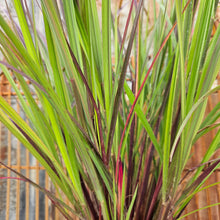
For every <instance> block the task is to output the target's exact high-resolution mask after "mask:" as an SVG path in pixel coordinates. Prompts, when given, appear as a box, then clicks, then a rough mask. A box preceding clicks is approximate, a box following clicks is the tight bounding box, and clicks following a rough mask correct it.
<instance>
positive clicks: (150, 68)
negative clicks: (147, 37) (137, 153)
mask: <svg viewBox="0 0 220 220" xmlns="http://www.w3.org/2000/svg"><path fill="white" fill-rule="evenodd" d="M190 1H191V0H189V1H188V2H187V3H186V6H185V7H184V9H183V12H182V13H184V11H185V10H186V8H187V6H188V5H189V3H190ZM176 24H177V22H175V23H174V25H173V27H172V28H171V30H170V31H169V33H168V34H167V36H166V37H165V39H164V41H163V43H162V45H161V46H160V48H159V50H158V52H157V54H156V56H155V57H154V59H153V61H152V63H151V65H150V67H149V69H148V71H147V74H146V75H145V77H144V80H143V82H142V84H141V86H140V89H139V90H138V93H137V95H136V97H135V100H134V102H133V104H132V106H131V109H130V112H129V114H128V117H127V120H126V123H125V126H124V130H123V132H122V136H121V140H120V144H119V147H118V157H117V162H116V176H117V173H118V163H119V157H120V153H121V148H122V144H123V140H124V137H125V132H126V129H127V126H128V124H129V122H130V120H131V116H132V114H133V112H134V107H135V105H136V103H137V101H138V98H139V97H140V94H141V92H142V90H143V88H144V85H145V83H146V80H147V78H148V76H149V74H150V72H151V70H152V68H153V66H154V64H155V62H156V60H157V58H158V57H159V55H160V53H161V51H162V49H163V48H164V46H165V44H166V43H167V41H168V39H169V37H170V35H171V33H172V32H173V30H174V28H175V27H176ZM119 87H120V86H119Z"/></svg>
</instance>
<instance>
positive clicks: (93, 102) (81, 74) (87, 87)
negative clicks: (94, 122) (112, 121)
mask: <svg viewBox="0 0 220 220" xmlns="http://www.w3.org/2000/svg"><path fill="white" fill-rule="evenodd" d="M66 43H67V45H68V48H69V52H70V55H71V57H72V61H73V63H74V65H75V67H76V69H77V71H78V73H79V75H80V77H81V79H82V81H83V83H84V85H85V87H86V90H87V92H88V96H89V97H90V99H91V102H92V104H93V106H94V108H95V111H96V114H97V118H98V129H99V136H100V144H101V151H102V159H103V162H104V164H105V165H107V157H106V153H105V146H104V139H103V133H102V122H101V114H100V111H99V108H98V106H97V104H96V102H95V99H94V97H93V95H92V92H91V90H90V88H89V85H88V83H87V80H86V78H85V76H84V74H83V72H82V70H81V68H80V66H79V64H78V62H77V59H76V57H75V55H74V53H73V51H72V49H71V47H70V45H69V43H68V41H67V40H66Z"/></svg>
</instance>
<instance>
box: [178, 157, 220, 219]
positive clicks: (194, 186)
mask: <svg viewBox="0 0 220 220" xmlns="http://www.w3.org/2000/svg"><path fill="white" fill-rule="evenodd" d="M219 165H220V159H218V160H216V161H215V162H214V163H213V164H212V165H210V166H209V167H208V168H207V169H205V170H204V171H203V173H202V174H201V175H200V176H199V177H198V178H197V179H196V180H195V182H193V183H192V184H191V185H190V186H189V187H187V188H186V189H185V190H184V192H183V193H182V194H183V195H187V194H189V193H190V192H193V191H197V189H198V187H200V186H201V184H202V183H203V182H204V181H205V180H206V178H207V177H208V176H210V174H211V173H212V172H213V171H214V170H215V168H216V167H217V166H219ZM198 167H200V166H197V168H198ZM180 200H181V198H180ZM190 200H191V199H190ZM190 200H189V201H187V203H186V204H185V206H184V207H183V208H181V210H180V213H179V214H178V215H177V217H176V218H175V219H178V218H179V217H180V216H181V214H182V213H183V211H184V209H185V208H186V206H187V205H188V204H189V202H190ZM177 213H178V211H177Z"/></svg>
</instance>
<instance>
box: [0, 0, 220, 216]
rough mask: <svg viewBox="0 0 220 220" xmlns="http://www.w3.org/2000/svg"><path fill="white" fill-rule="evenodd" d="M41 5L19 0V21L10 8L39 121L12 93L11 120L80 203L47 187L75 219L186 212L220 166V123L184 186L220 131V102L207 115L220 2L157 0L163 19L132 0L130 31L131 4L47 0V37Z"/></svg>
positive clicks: (13, 40) (19, 74)
mask: <svg viewBox="0 0 220 220" xmlns="http://www.w3.org/2000/svg"><path fill="white" fill-rule="evenodd" d="M31 2H32V8H30V7H29V8H28V7H27V2H26V0H14V9H15V11H16V15H17V18H18V23H17V22H16V21H15V20H13V17H12V16H11V15H10V12H9V13H8V19H6V18H4V17H3V16H2V15H0V27H1V29H0V49H1V51H2V53H3V55H4V57H5V60H6V61H1V62H0V63H1V68H2V70H3V72H4V74H5V76H6V77H7V79H8V81H9V82H10V84H11V85H12V87H13V89H14V90H15V92H16V94H17V96H18V98H19V103H20V105H21V107H22V109H23V110H24V112H25V114H26V116H27V118H28V122H27V121H25V120H24V119H22V118H21V117H20V116H19V114H18V113H17V112H15V110H13V108H12V107H11V106H10V105H9V104H8V103H7V102H6V101H5V100H4V98H3V97H0V121H1V122H2V123H3V124H5V126H7V128H8V129H9V130H10V131H11V132H12V133H13V134H14V135H15V136H16V137H17V138H18V139H19V141H20V142H21V143H22V144H23V145H24V146H25V147H26V148H27V149H28V150H29V151H30V152H31V153H32V154H33V155H34V156H35V157H36V158H37V160H38V161H39V162H40V163H41V164H42V166H43V167H44V168H45V169H46V171H47V173H48V174H49V176H50V178H51V181H52V182H53V184H54V185H55V186H56V188H57V189H58V190H59V191H60V192H62V193H63V194H64V195H65V196H66V197H67V198H68V200H69V201H70V203H71V204H72V206H71V207H69V208H68V207H67V205H66V204H64V203H63V202H62V197H61V198H59V199H56V198H55V197H54V196H53V195H51V193H49V192H48V191H46V190H44V189H42V188H40V189H41V190H42V191H43V192H45V193H46V194H47V195H48V196H49V198H51V199H52V200H53V201H54V203H55V205H56V206H57V207H58V208H59V210H60V211H61V213H62V214H63V215H64V217H65V218H67V219H71V217H70V213H71V212H72V213H73V214H75V215H76V216H78V218H80V219H148V220H150V219H178V218H180V216H181V214H182V212H183V210H184V209H185V207H186V206H187V204H188V203H189V201H190V200H191V198H192V197H193V195H195V193H196V192H198V191H199V190H200V188H201V186H202V185H203V183H204V181H205V180H206V179H207V178H208V177H209V176H210V175H211V173H212V172H213V171H214V170H215V169H217V168H218V167H219V166H220V159H217V160H214V161H213V162H210V164H209V166H208V167H206V166H205V164H207V162H209V160H210V159H211V157H212V155H213V154H214V153H215V151H216V150H217V149H218V148H219V146H220V130H218V132H217V134H216V136H215V138H214V139H213V140H212V142H211V144H210V146H209V148H208V150H207V152H206V154H205V155H204V158H203V160H202V161H201V164H200V165H198V168H197V169H196V170H195V172H194V174H193V175H192V176H191V177H190V179H188V181H187V184H185V185H184V184H182V181H183V171H184V168H185V166H186V163H187V161H188V159H189V158H190V152H191V149H192V147H193V144H194V143H195V142H196V141H197V140H198V139H199V138H200V137H201V136H202V135H203V134H205V133H207V132H208V131H210V129H212V128H215V127H218V124H217V125H216V121H217V119H218V118H219V109H220V105H217V106H216V107H215V108H214V109H213V110H212V111H211V112H210V113H209V115H208V116H206V117H205V109H206V105H207V98H208V96H209V95H210V94H212V93H213V92H215V91H218V90H219V89H220V87H219V86H218V87H216V88H214V89H211V88H212V85H213V82H214V80H215V79H216V76H217V74H218V72H219V70H220V37H219V36H220V28H218V29H217V30H216V33H215V35H214V36H213V37H212V38H211V31H212V26H213V21H214V16H215V11H216V8H217V4H218V0H213V1H210V0H201V1H198V0H182V1H180V0H176V1H174V2H173V4H172V8H171V11H170V13H168V12H167V8H168V3H169V1H159V2H160V4H159V6H160V10H159V12H158V13H156V8H155V7H156V1H155V0H154V1H152V2H153V4H154V8H155V16H154V17H155V19H154V24H153V25H151V24H149V22H148V19H147V15H148V14H147V13H146V11H147V10H148V9H147V6H146V5H147V4H146V2H145V1H143V0H139V1H135V0H132V1H130V3H129V4H130V6H129V7H130V10H129V13H128V17H127V22H126V26H125V29H124V31H123V32H122V31H121V30H120V29H119V28H118V25H119V22H120V11H121V8H122V7H123V4H124V3H123V1H119V3H118V5H117V7H116V10H114V11H111V6H112V2H111V1H110V0H105V1H102V2H101V3H102V4H101V15H100V14H99V13H98V12H99V10H98V9H97V4H96V1H95V0H80V1H77V0H65V1H58V0H37V1H36V2H37V4H38V8H39V10H40V11H41V13H42V16H43V20H44V32H43V33H42V32H40V31H39V30H38V23H37V22H38V21H37V20H35V10H34V8H33V5H34V4H33V3H34V2H35V1H31ZM113 57H114V60H113ZM9 70H12V71H13V76H12V75H11V74H10V71H9ZM14 77H15V78H16V79H17V80H18V81H19V83H20V85H21V88H22V89H21V90H20V89H18V87H17V85H16V83H15V81H14ZM27 80H28V81H29V82H30V84H29V83H27ZM30 87H33V88H34V91H35V95H34V96H33V95H32V93H31V90H30ZM201 131H202V132H201ZM18 175H19V174H18ZM21 179H22V180H24V181H29V180H27V179H26V178H25V177H23V176H21ZM31 183H32V182H31ZM32 184H34V183H32ZM35 186H36V184H35ZM36 187H38V186H36Z"/></svg>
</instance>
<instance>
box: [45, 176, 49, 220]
mask: <svg viewBox="0 0 220 220" xmlns="http://www.w3.org/2000/svg"><path fill="white" fill-rule="evenodd" d="M45 188H46V189H47V190H49V177H48V174H47V173H46V174H45ZM45 220H49V199H48V197H47V196H45Z"/></svg>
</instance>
